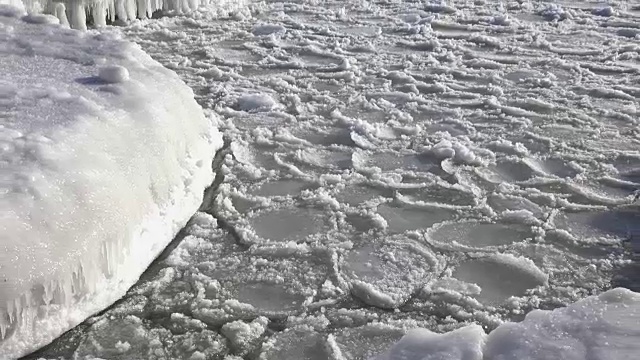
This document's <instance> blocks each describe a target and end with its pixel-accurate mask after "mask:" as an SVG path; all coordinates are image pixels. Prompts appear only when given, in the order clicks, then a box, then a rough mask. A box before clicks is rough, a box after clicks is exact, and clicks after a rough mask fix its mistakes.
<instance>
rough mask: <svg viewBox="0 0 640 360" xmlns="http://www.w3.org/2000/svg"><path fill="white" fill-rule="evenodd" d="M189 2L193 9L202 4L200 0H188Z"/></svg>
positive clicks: (190, 7)
mask: <svg viewBox="0 0 640 360" xmlns="http://www.w3.org/2000/svg"><path fill="white" fill-rule="evenodd" d="M188 3H189V9H190V10H191V11H195V10H196V9H198V7H199V6H200V1H198V0H188Z"/></svg>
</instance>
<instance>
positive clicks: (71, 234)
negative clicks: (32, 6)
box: [0, 9, 222, 358]
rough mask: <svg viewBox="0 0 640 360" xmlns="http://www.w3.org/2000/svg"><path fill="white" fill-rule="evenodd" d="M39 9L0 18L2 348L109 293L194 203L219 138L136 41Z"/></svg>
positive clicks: (118, 292) (71, 317) (83, 312)
mask: <svg viewBox="0 0 640 360" xmlns="http://www.w3.org/2000/svg"><path fill="white" fill-rule="evenodd" d="M14 13H16V14H19V13H20V10H19V9H18V10H15V11H14ZM34 19H36V20H37V21H34ZM38 19H39V20H38ZM49 19H50V18H49V17H44V18H40V17H38V16H34V15H31V16H29V17H25V18H22V19H19V18H17V17H15V16H14V17H0V34H1V35H0V48H1V49H3V55H2V57H0V68H2V71H3V77H2V79H1V80H0V89H2V93H3V100H2V101H3V105H6V106H8V108H10V109H12V110H11V112H5V113H3V116H4V118H3V119H2V126H1V127H0V145H2V152H0V163H1V164H2V171H1V172H0V214H2V216H1V217H0V278H1V279H0V357H2V358H14V357H18V356H20V355H23V354H25V353H27V352H29V351H32V350H34V349H35V348H37V347H39V346H42V345H43V344H45V343H47V342H49V341H51V340H52V339H54V338H55V337H57V336H58V335H60V334H61V333H62V332H64V331H66V330H68V329H69V328H71V327H73V326H74V325H76V324H78V323H79V322H81V321H82V320H84V319H85V318H86V317H87V316H89V315H91V314H93V313H95V312H96V311H99V310H101V309H103V308H104V307H105V306H107V305H109V304H110V303H112V302H113V301H115V300H116V299H118V298H120V297H121V296H122V295H123V294H124V293H125V291H126V290H127V289H128V288H129V287H130V286H131V285H132V284H133V283H134V282H135V281H136V280H137V278H138V277H139V275H140V274H141V273H142V272H143V271H144V269H145V268H146V267H147V266H148V264H149V263H150V262H151V261H152V260H153V259H154V258H155V257H156V256H157V255H158V254H159V253H160V252H161V251H162V250H163V249H164V247H165V246H166V244H167V243H168V242H169V241H170V240H171V239H172V238H173V237H174V235H175V234H176V233H177V231H178V230H179V229H180V228H181V227H182V226H183V225H184V224H185V223H186V221H187V220H188V219H189V217H190V216H191V215H192V214H193V213H194V212H195V211H196V210H197V209H198V207H199V205H200V203H201V201H202V192H203V190H204V188H205V187H206V186H208V185H209V184H211V181H212V179H213V173H212V169H211V166H210V165H209V164H211V161H212V158H213V156H214V154H215V152H216V150H217V149H218V148H219V147H220V146H221V145H222V140H221V136H220V134H219V133H218V132H217V131H216V130H215V129H214V128H212V126H211V124H210V122H209V121H208V120H207V119H206V118H205V117H204V114H203V112H202V109H201V108H200V107H199V106H198V105H197V104H196V102H195V100H194V96H193V92H192V91H191V90H190V89H189V88H188V87H187V86H186V85H184V83H182V81H181V80H180V79H179V78H178V76H177V75H176V74H175V73H173V72H171V71H169V70H167V69H165V68H163V67H162V66H161V65H160V64H158V63H157V62H155V61H154V60H152V59H151V57H149V56H148V55H147V54H145V53H144V52H143V51H141V50H140V49H139V47H138V46H137V45H134V44H132V43H129V42H126V41H123V40H120V39H119V36H118V35H117V34H116V33H111V32H108V31H105V32H103V33H87V34H81V33H79V32H77V31H74V30H69V29H65V28H62V27H59V26H57V25H54V26H52V25H48V24H47V23H49V22H53V21H49ZM41 20H42V21H41ZM37 23H40V24H37ZM42 23H44V24H42ZM8 32H11V33H10V34H9V33H8ZM17 43H19V44H21V45H20V46H16V45H15V44H17ZM27 48H28V51H25V49H27ZM70 49H71V50H72V51H70ZM103 64H113V65H112V66H111V67H109V68H107V69H109V70H108V71H106V72H105V70H104V69H103V70H102V71H100V70H99V69H100V66H102V65H103ZM96 75H100V76H96ZM126 79H129V80H128V81H124V82H122V81H123V80H126ZM105 80H106V81H107V82H109V84H105ZM5 95H6V96H5ZM125 347H126V345H125V344H124V343H123V344H121V346H120V348H121V349H124V348H125Z"/></svg>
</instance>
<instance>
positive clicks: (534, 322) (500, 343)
mask: <svg viewBox="0 0 640 360" xmlns="http://www.w3.org/2000/svg"><path fill="white" fill-rule="evenodd" d="M639 321H640V294H638V293H634V292H632V291H629V290H627V289H622V288H617V289H613V290H609V291H607V292H605V293H602V294H600V295H599V296H592V297H588V298H586V299H583V300H580V301H578V302H576V303H574V304H571V305H569V306H567V307H565V308H559V309H556V310H553V311H548V310H534V311H532V312H530V313H529V314H527V316H526V318H525V319H524V320H523V321H522V322H519V323H512V322H509V323H505V324H503V325H500V326H498V327H497V328H496V329H495V330H493V331H492V332H490V333H489V335H486V334H485V332H484V331H483V330H482V328H481V327H480V326H478V325H469V326H466V327H463V328H460V329H457V330H455V331H451V332H448V333H445V334H435V333H433V332H431V331H429V330H426V329H416V330H411V331H410V332H409V333H407V335H405V336H404V337H403V338H402V339H401V340H400V341H398V342H397V343H396V344H394V345H393V346H392V347H391V349H389V351H387V352H386V353H385V354H382V355H379V356H376V357H374V358H372V360H425V359H439V360H480V359H496V360H516V359H518V360H542V359H567V360H581V359H597V360H610V359H622V358H627V357H630V358H632V357H634V356H636V355H637V354H638V352H639V351H640V344H638V338H639V337H640V329H639V328H638V323H639Z"/></svg>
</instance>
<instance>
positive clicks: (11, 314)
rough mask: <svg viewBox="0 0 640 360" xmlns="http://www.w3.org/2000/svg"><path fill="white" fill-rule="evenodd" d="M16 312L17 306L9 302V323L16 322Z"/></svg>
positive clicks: (11, 301)
mask: <svg viewBox="0 0 640 360" xmlns="http://www.w3.org/2000/svg"><path fill="white" fill-rule="evenodd" d="M14 310H15V306H14V302H13V300H9V301H7V313H8V315H9V323H10V324H11V323H13V322H14V320H15V317H14Z"/></svg>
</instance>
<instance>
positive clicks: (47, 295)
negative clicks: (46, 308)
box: [42, 281, 54, 305]
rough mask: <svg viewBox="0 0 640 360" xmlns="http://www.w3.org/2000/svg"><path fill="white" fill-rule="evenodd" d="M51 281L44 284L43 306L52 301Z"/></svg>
mask: <svg viewBox="0 0 640 360" xmlns="http://www.w3.org/2000/svg"><path fill="white" fill-rule="evenodd" d="M53 286H54V284H53V281H49V282H47V283H45V284H44V291H43V292H42V301H43V302H44V304H45V305H49V304H51V301H52V300H53Z"/></svg>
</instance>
